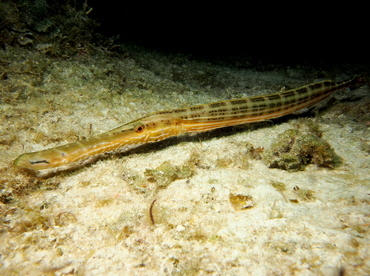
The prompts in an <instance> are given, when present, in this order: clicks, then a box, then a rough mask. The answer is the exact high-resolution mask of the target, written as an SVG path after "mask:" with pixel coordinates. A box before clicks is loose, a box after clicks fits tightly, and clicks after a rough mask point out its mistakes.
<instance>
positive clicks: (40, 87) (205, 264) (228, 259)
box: [0, 48, 370, 275]
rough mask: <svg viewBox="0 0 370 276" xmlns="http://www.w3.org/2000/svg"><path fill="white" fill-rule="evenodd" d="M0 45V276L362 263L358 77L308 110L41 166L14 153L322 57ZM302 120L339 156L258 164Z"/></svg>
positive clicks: (297, 268)
mask: <svg viewBox="0 0 370 276" xmlns="http://www.w3.org/2000/svg"><path fill="white" fill-rule="evenodd" d="M0 56H1V59H2V60H3V61H6V62H3V63H2V64H1V66H2V71H3V72H6V77H5V76H4V75H3V79H2V80H1V81H0V82H1V90H2V92H1V93H2V94H1V101H0V110H1V116H0V120H1V122H0V125H1V128H0V135H1V136H0V137H1V138H0V139H1V140H0V149H1V153H0V155H1V160H0V171H1V182H0V183H1V189H2V194H1V199H2V200H1V208H0V210H1V213H2V217H1V219H2V226H1V236H0V239H1V242H0V251H1V259H0V273H1V274H2V275H342V274H340V273H342V272H343V271H345V273H346V274H345V275H370V255H369V250H370V236H369V229H370V228H369V227H370V209H369V203H370V189H369V188H370V168H369V166H370V157H369V155H370V131H369V125H370V123H369V120H370V116H369V110H370V108H369V106H370V104H369V102H370V101H369V87H368V86H367V85H365V86H363V87H361V88H359V89H357V90H355V91H351V92H349V91H344V92H342V94H338V95H337V96H336V98H335V97H334V98H333V100H331V101H329V102H328V105H327V106H326V107H325V108H324V109H322V110H320V111H319V112H317V113H316V114H315V115H312V114H311V113H308V114H307V113H304V114H302V115H300V116H292V117H287V118H284V119H279V120H273V121H269V122H267V123H264V124H259V125H256V126H249V127H248V126H241V127H234V128H227V129H224V130H217V131H212V132H210V133H207V134H201V135H193V136H183V137H179V138H174V139H170V140H168V141H163V142H160V143H157V144H151V145H148V146H144V147H140V148H138V149H136V150H133V151H130V152H129V153H128V154H127V153H119V154H111V155H109V156H107V157H105V158H101V159H99V160H97V161H95V162H92V163H91V164H89V165H87V166H84V167H80V168H77V169H74V170H69V171H61V172H58V173H56V174H51V175H49V176H44V177H42V178H39V177H37V176H34V175H30V174H28V173H26V172H23V171H17V170H15V169H14V168H13V166H12V162H13V160H14V159H15V158H16V157H17V156H18V155H20V154H22V153H24V152H32V151H38V150H43V149H46V148H51V147H55V146H59V145H62V144H66V143H70V142H74V141H76V140H78V139H85V138H87V137H90V136H92V135H96V134H99V133H102V132H104V131H108V130H110V129H112V128H115V127H118V126H120V125H122V124H123V123H126V122H129V121H132V120H134V119H137V118H140V117H142V116H144V115H146V114H147V113H150V112H154V111H160V110H165V109H172V108H180V107H186V106H192V105H196V104H203V103H210V102H213V101H219V100H224V99H231V98H240V97H249V96H255V95H265V94H269V93H273V92H276V91H279V90H280V89H281V88H282V87H286V88H288V89H290V88H296V87H299V86H302V85H305V84H307V83H311V82H313V81H314V80H315V78H316V75H317V73H318V72H319V70H318V69H317V70H316V69H312V68H308V67H303V66H302V67H294V68H290V67H285V68H283V67H280V68H278V69H277V70H274V71H267V70H265V71H263V70H256V69H253V68H244V67H242V68H238V69H236V68H231V67H227V66H222V65H213V64H210V63H207V62H202V61H197V60H195V59H194V60H193V59H190V58H189V57H187V56H166V57H165V56H162V55H160V54H159V53H153V52H145V51H137V52H135V51H133V52H132V53H131V55H130V56H129V57H125V58H122V57H121V58H117V57H114V56H113V57H112V56H109V55H105V53H104V52H103V51H102V52H98V53H96V55H94V56H78V57H75V58H70V59H67V60H60V59H59V60H55V59H52V58H48V57H46V56H45V55H44V54H43V53H41V52H37V51H27V50H20V49H15V48H9V49H7V51H1V52H0ZM14 57H16V58H14ZM335 77H336V78H338V79H339V80H341V79H346V78H349V77H351V72H335ZM346 93H347V94H346ZM348 99H349V100H348ZM307 124H310V125H312V124H314V125H315V127H316V129H319V130H318V131H319V132H320V136H321V137H320V138H322V139H324V140H325V141H326V142H327V143H329V144H330V146H331V147H332V149H333V150H334V151H335V153H336V155H338V156H339V157H340V159H341V162H340V164H339V165H338V166H335V167H334V168H329V167H321V166H317V164H315V163H313V164H306V165H305V166H304V167H303V168H301V169H300V170H296V171H287V170H283V169H280V168H270V167H269V166H268V165H267V164H268V162H267V163H266V157H264V152H265V151H267V150H268V149H269V148H270V147H271V145H272V144H273V143H274V142H275V141H276V140H277V139H278V137H279V135H280V134H282V133H284V132H286V131H288V130H290V129H296V130H299V131H302V132H305V133H307V132H309V131H310V128H307V127H306V125H307ZM161 175H163V176H161ZM341 271H342V272H341Z"/></svg>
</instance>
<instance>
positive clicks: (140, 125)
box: [134, 124, 145, 133]
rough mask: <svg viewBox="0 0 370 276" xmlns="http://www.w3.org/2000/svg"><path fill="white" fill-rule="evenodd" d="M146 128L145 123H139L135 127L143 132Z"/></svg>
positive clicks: (137, 130)
mask: <svg viewBox="0 0 370 276" xmlns="http://www.w3.org/2000/svg"><path fill="white" fill-rule="evenodd" d="M144 129H145V126H144V125H143V124H139V125H137V126H135V128H134V130H135V132H136V133H140V132H143V131H144Z"/></svg>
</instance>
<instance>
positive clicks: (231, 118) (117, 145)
mask: <svg viewBox="0 0 370 276" xmlns="http://www.w3.org/2000/svg"><path fill="white" fill-rule="evenodd" d="M365 82H366V78H365V77H364V76H356V77H353V78H351V79H349V80H345V81H342V82H338V83H336V82H334V81H332V80H324V81H320V82H315V83H312V84H308V85H305V86H302V87H299V88H296V89H291V90H287V91H280V92H277V93H274V94H270V95H266V96H255V97H247V98H240V99H233V100H227V101H219V102H214V103H209V104H201V105H196V106H191V107H187V108H180V109H172V110H165V111H158V112H154V113H150V114H148V115H147V116H145V117H142V118H140V119H137V120H134V121H132V122H129V123H127V124H124V125H122V126H120V127H117V128H115V129H112V130H110V131H108V132H105V133H102V134H99V135H96V136H93V137H91V138H89V139H87V140H82V141H77V142H74V143H70V144H66V145H63V146H58V147H55V148H51V149H46V150H42V151H37V152H30V153H24V154H22V155H20V156H19V157H18V158H17V159H15V161H14V165H15V166H16V167H19V168H25V169H30V170H34V171H41V170H46V169H52V168H57V167H60V166H64V165H69V164H72V163H74V162H78V161H81V160H85V159H86V158H88V157H91V156H95V155H98V154H100V153H105V152H110V151H114V150H116V149H121V150H122V151H124V150H129V149H132V148H134V147H137V146H139V145H142V144H145V143H152V142H157V141H161V140H163V139H166V138H168V137H172V136H177V135H181V134H184V133H197V132H205V131H209V130H213V129H217V128H222V127H228V126H235V125H240V124H246V123H253V122H260V121H264V120H269V119H273V118H278V117H281V116H284V115H287V114H290V113H293V112H296V111H299V110H301V109H304V108H307V107H311V106H313V105H315V104H317V103H319V102H320V101H322V100H324V99H325V98H327V97H329V95H330V94H332V93H333V92H335V91H337V90H339V89H343V88H347V87H349V88H350V89H351V90H353V89H356V88H358V87H360V86H361V85H363V84H364V83H365Z"/></svg>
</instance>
